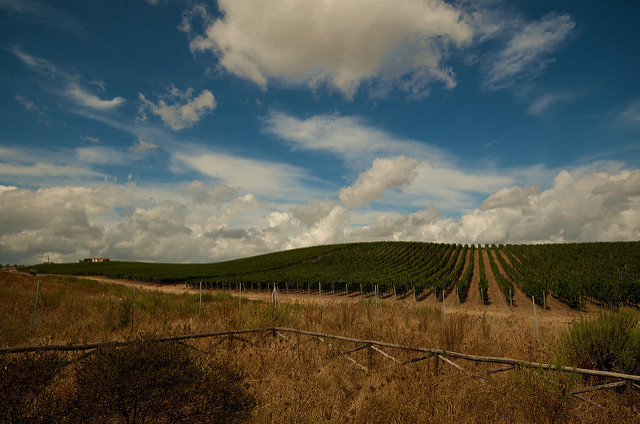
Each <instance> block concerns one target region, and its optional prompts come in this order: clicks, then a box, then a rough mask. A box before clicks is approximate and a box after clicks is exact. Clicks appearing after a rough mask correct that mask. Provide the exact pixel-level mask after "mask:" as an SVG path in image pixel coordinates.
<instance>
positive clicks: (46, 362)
mask: <svg viewBox="0 0 640 424" xmlns="http://www.w3.org/2000/svg"><path fill="white" fill-rule="evenodd" d="M1 365H2V369H1V370H0V422H3V423H36V422H51V421H59V420H60V419H61V417H62V416H63V415H64V414H65V413H64V402H61V401H60V398H59V397H58V396H56V393H55V390H56V386H57V383H58V382H59V376H60V373H61V371H62V370H63V369H64V366H65V361H64V358H63V357H62V356H61V355H60V354H58V353H41V352H38V353H31V354H26V355H20V356H10V355H4V356H3V357H2V363H1Z"/></svg>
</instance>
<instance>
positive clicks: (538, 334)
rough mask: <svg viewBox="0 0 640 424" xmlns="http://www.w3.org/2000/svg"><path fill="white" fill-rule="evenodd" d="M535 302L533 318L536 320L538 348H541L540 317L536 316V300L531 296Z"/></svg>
mask: <svg viewBox="0 0 640 424" xmlns="http://www.w3.org/2000/svg"><path fill="white" fill-rule="evenodd" d="M531 301H532V302H533V318H534V319H535V320H536V339H537V340H538V347H540V333H539V331H538V315H537V314H536V298H535V297H534V296H531Z"/></svg>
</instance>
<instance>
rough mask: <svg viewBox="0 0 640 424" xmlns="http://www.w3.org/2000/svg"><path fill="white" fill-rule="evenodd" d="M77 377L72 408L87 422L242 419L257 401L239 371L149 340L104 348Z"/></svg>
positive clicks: (176, 345)
mask: <svg viewBox="0 0 640 424" xmlns="http://www.w3.org/2000/svg"><path fill="white" fill-rule="evenodd" d="M76 380H77V397H76V400H75V403H74V405H73V408H72V409H73V415H74V418H75V419H77V420H78V421H83V422H87V421H89V422H91V421H94V422H104V421H109V422H113V421H114V420H116V421H118V422H126V423H132V422H190V423H191V422H236V421H240V420H242V419H245V418H247V417H248V416H249V415H250V413H251V410H252V408H253V406H254V404H255V400H254V398H253V396H252V395H250V394H249V393H248V392H247V390H246V388H245V386H244V384H243V379H242V376H241V375H240V373H239V372H238V371H237V370H234V369H232V368H230V367H229V366H227V365H225V364H220V363H215V364H213V363H204V362H202V361H198V360H197V359H196V358H194V356H193V355H192V354H191V352H190V351H189V350H188V347H187V346H185V345H183V344H179V343H173V342H165V343H159V342H157V341H156V340H153V339H148V338H144V339H137V340H134V341H132V342H131V343H129V344H127V345H126V346H124V347H104V348H101V349H99V350H98V351H97V352H96V353H95V354H93V355H92V356H91V357H89V358H87V359H85V360H83V361H82V362H81V363H80V364H79V365H78V368H77V371H76Z"/></svg>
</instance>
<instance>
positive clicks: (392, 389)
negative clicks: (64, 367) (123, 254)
mask: <svg viewBox="0 0 640 424" xmlns="http://www.w3.org/2000/svg"><path fill="white" fill-rule="evenodd" d="M37 278H39V279H40V280H41V284H40V293H41V295H42V297H41V298H40V299H41V300H40V302H39V304H38V311H37V316H36V325H35V331H34V332H33V333H31V318H32V313H33V306H34V298H35V287H36V278H34V277H31V276H28V275H21V274H12V273H6V272H0V296H1V297H2V299H3V302H2V306H1V307H0V348H1V347H7V346H15V345H31V344H34V345H35V344H47V343H70V342H85V341H101V340H105V341H106V340H122V339H125V338H127V337H129V336H130V335H131V315H130V312H131V310H130V307H131V294H132V293H131V289H130V288H125V287H120V286H115V285H108V284H103V283H96V282H91V281H87V280H81V279H75V278H70V277H49V276H39V277H37ZM135 305H136V306H135V315H134V321H133V324H134V325H133V333H134V335H138V334H143V333H144V334H151V335H161V336H171V335H178V334H184V333H195V332H205V331H221V330H226V329H243V328H258V327H271V326H279V327H292V328H298V329H303V330H310V331H316V332H321V333H326V334H336V335H345V336H350V337H355V338H360V339H369V340H383V341H387V342H390V343H396V344H402V345H410V346H419V347H426V348H444V349H445V350H447V351H459V352H465V353H471V354H476V355H487V356H506V357H512V358H519V359H525V360H534V361H538V362H554V360H555V357H556V350H557V349H556V343H557V339H558V332H559V330H561V329H562V328H559V327H558V326H557V324H549V323H541V324H540V336H541V337H540V346H538V344H537V342H536V337H535V324H534V323H533V321H532V320H524V319H522V317H520V316H517V315H490V314H486V313H484V314H483V313H474V312H473V311H469V313H463V312H454V313H449V311H448V310H447V316H446V321H443V315H442V310H441V308H440V307H439V306H435V305H428V304H425V303H424V302H418V303H415V304H414V303H411V302H402V301H394V300H393V299H385V300H381V301H379V303H378V307H377V313H376V306H375V304H374V302H372V301H371V299H370V298H369V299H367V298H362V299H359V300H354V299H349V301H348V302H346V301H344V299H340V297H339V296H333V297H332V296H327V297H326V299H325V298H323V307H322V312H320V309H319V307H318V304H317V303H315V302H305V303H296V302H294V303H288V302H282V304H281V307H279V308H277V307H274V306H273V305H272V304H270V303H266V302H261V301H248V300H246V299H244V300H243V301H242V303H241V305H240V307H238V298H237V297H235V296H232V295H229V294H221V293H212V292H206V293H204V294H203V296H202V312H201V313H200V307H199V296H198V295H197V294H180V295H176V294H166V293H160V292H154V291H149V290H136V294H135ZM286 337H287V338H288V340H285V339H284V338H283V337H279V336H276V337H275V338H274V337H273V336H271V335H265V334H255V335H246V336H243V339H244V341H241V340H233V341H224V342H222V343H219V342H220V341H219V340H214V339H203V340H198V341H192V342H190V344H191V345H192V346H193V347H194V348H196V349H197V350H199V351H200V352H202V355H204V356H203V358H204V359H206V358H210V360H211V361H214V362H215V361H224V362H225V363H228V364H230V365H233V366H235V367H237V368H239V369H241V370H243V373H244V375H245V376H246V377H247V382H248V385H249V389H250V391H251V393H253V394H254V395H255V396H256V398H257V399H258V404H257V406H256V408H255V410H254V411H253V415H252V416H251V421H253V422H346V421H348V422H374V423H375V422H385V423H388V422H391V423H393V422H475V421H481V422H531V421H535V422H554V421H559V422H603V421H609V422H610V421H614V420H615V421H620V422H632V421H637V420H638V419H639V418H640V411H638V409H637V404H639V402H637V401H638V400H640V399H638V395H637V393H626V394H625V393H623V394H619V393H616V392H614V391H609V392H596V393H592V394H588V395H586V396H588V397H589V399H592V400H594V401H596V402H598V403H601V404H602V405H604V408H602V409H601V408H597V407H594V406H592V405H589V404H586V403H583V402H581V401H579V400H577V399H576V398H574V397H571V396H567V390H566V389H567V388H571V387H574V386H575V385H576V384H579V382H576V381H573V380H570V379H568V380H567V379H566V378H567V376H566V375H554V374H548V373H543V374H541V375H536V374H529V373H526V374H523V372H522V371H510V372H505V373H500V374H492V375H489V376H485V377H483V378H482V379H480V378H472V377H470V375H469V374H468V373H463V372H460V371H458V370H456V369H454V368H453V367H451V366H449V365H446V364H444V363H442V362H441V363H440V365H439V372H438V374H436V373H435V370H434V364H433V361H432V360H424V361H419V362H415V363H412V364H408V365H404V366H397V365H395V363H394V362H393V361H391V360H389V359H387V358H386V357H384V356H383V355H381V354H379V353H377V352H374V353H373V355H372V357H371V361H372V367H373V371H371V372H365V371H362V370H361V369H360V368H358V367H357V366H355V365H354V364H353V363H352V362H351V361H349V360H348V359H347V356H348V357H350V358H351V359H352V360H353V361H356V362H358V363H359V364H362V365H364V366H366V365H367V361H368V357H367V351H366V349H363V350H361V351H358V352H353V353H350V354H348V355H344V354H342V355H341V354H340V351H341V350H342V351H344V350H349V349H352V348H354V347H356V346H354V345H353V344H350V343H340V342H337V341H331V342H330V344H329V343H323V342H321V341H319V340H317V339H310V338H309V337H304V336H300V335H295V334H287V335H286ZM382 350H383V351H385V353H387V354H388V355H390V356H393V357H394V358H396V359H397V360H399V361H406V360H408V359H411V358H412V357H415V356H419V355H416V354H409V353H407V352H402V351H397V350H394V349H389V348H387V349H382ZM457 362H458V363H459V365H461V366H463V367H464V368H465V369H466V370H467V371H469V373H475V372H479V371H485V370H488V369H489V368H491V367H490V366H489V365H486V364H477V363H471V362H464V361H462V360H460V361H457Z"/></svg>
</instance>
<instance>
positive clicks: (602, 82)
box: [0, 0, 640, 264]
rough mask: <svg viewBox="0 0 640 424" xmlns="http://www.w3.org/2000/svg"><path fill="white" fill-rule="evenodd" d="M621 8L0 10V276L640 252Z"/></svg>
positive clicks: (12, 0)
mask: <svg viewBox="0 0 640 424" xmlns="http://www.w3.org/2000/svg"><path fill="white" fill-rule="evenodd" d="M639 21H640V2H637V1H632V0H628V1H623V0H617V1H610V2H601V1H584V0H580V1H565V0H554V1H543V0H536V1H532V0H530V1H524V0H522V1H500V0H477V1H472V0H461V1H447V2H445V1H442V0H394V1H391V0H296V1H291V0H269V1H262V0H219V1H217V2H215V1H199V0H127V1H119V0H109V1H104V0H94V1H85V0H81V1H80V0H64V1H53V0H51V1H44V0H0V63H1V66H0V263H3V264H7V263H11V264H13V263H22V264H29V263H39V262H43V261H46V260H51V261H55V262H75V261H77V260H79V259H82V258H85V257H89V256H107V257H110V258H111V259H113V260H135V261H157V262H175V263H182V262H215V261H222V260H228V259H233V258H239V257H246V256H252V255H257V254H261V253H266V252H273V251H280V250H284V249H291V248H297V247H303V246H311V245H319V244H331V243H343V242H359V241H377V240H417V241H425V242H439V243H440V242H444V243H474V244H478V243H481V244H485V243H496V244H499V243H558V242H585V241H618V240H639V239H640V74H639V69H640V48H638V43H639V42H640V25H638V24H637V23H638V22H639Z"/></svg>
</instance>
